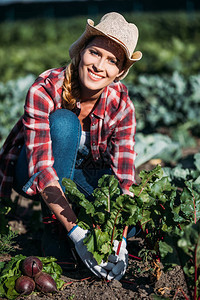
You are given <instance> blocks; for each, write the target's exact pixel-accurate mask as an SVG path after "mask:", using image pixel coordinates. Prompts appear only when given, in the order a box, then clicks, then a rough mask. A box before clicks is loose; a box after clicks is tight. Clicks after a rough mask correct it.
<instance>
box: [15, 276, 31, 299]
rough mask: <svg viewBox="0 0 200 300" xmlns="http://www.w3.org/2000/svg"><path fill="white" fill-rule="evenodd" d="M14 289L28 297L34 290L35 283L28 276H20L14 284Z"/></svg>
mask: <svg viewBox="0 0 200 300" xmlns="http://www.w3.org/2000/svg"><path fill="white" fill-rule="evenodd" d="M15 289H16V291H17V292H18V293H20V294H23V295H30V294H31V293H32V292H33V291H34V289H35V282H34V281H33V279H32V278H30V277H28V276H20V277H19V278H18V279H17V280H16V282H15Z"/></svg>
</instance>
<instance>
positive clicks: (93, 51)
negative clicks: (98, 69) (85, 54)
mask: <svg viewBox="0 0 200 300" xmlns="http://www.w3.org/2000/svg"><path fill="white" fill-rule="evenodd" d="M90 54H92V55H99V53H98V52H97V51H95V50H90Z"/></svg>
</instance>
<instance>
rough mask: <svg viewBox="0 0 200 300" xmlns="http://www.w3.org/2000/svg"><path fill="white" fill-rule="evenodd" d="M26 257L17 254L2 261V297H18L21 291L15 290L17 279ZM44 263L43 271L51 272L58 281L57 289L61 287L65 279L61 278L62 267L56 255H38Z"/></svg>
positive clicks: (0, 263) (0, 266)
mask: <svg viewBox="0 0 200 300" xmlns="http://www.w3.org/2000/svg"><path fill="white" fill-rule="evenodd" d="M25 258H26V256H23V255H21V254H20V255H16V256H14V257H12V258H11V260H10V261H9V262H0V297H6V298H8V299H11V300H12V299H16V298H17V297H18V296H19V293H17V291H16V290H15V281H16V280H17V278H19V277H20V276H21V275H22V272H21V269H20V266H21V263H22V261H23V260H24V259H25ZM38 258H39V259H40V260H41V261H42V263H43V271H44V272H46V273H48V274H50V275H51V276H52V277H53V279H54V280H55V282H56V285H57V289H58V290H59V289H61V287H62V286H63V284H64V281H63V280H61V279H60V275H61V274H62V269H61V267H60V266H59V265H58V264H57V263H56V259H55V258H54V257H38Z"/></svg>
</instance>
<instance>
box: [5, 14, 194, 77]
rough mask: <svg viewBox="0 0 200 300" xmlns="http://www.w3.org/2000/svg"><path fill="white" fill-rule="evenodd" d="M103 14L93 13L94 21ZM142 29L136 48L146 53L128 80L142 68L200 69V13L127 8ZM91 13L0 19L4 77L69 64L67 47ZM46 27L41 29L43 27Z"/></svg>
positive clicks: (168, 70)
mask: <svg viewBox="0 0 200 300" xmlns="http://www.w3.org/2000/svg"><path fill="white" fill-rule="evenodd" d="M100 17H101V16H96V17H95V18H94V21H95V23H97V22H98V21H99V19H100ZM125 17H126V18H127V20H129V21H130V22H134V23H135V24H136V25H137V26H138V28H139V32H140V38H139V42H138V45H137V50H141V51H142V52H143V58H142V60H141V61H140V62H138V63H137V64H135V66H134V67H133V68H132V69H131V70H130V72H129V74H128V77H127V80H128V81H129V82H133V80H135V78H136V77H137V74H138V73H148V74H155V73H169V74H172V73H173V72H174V70H177V71H179V72H180V73H181V74H185V75H187V76H188V75H191V74H195V73H197V72H199V65H200V62H199V60H198V59H197V58H198V51H199V44H200V34H199V22H200V14H199V13H195V14H192V15H189V14H186V13H178V12H176V13H161V12H159V13H153V14H152V13H143V14H137V13H127V14H125ZM87 18H88V16H75V17H71V18H67V19H36V20H24V21H16V22H14V23H13V22H2V23H0V44H1V49H0V69H1V70H4V72H2V73H1V74H0V81H4V82H5V81H8V80H10V79H14V78H18V77H20V76H26V75H27V74H29V73H31V74H34V75H35V76H38V75H39V74H40V73H41V72H43V71H44V70H45V69H49V68H53V67H58V66H61V65H65V64H66V63H67V62H68V61H69V54H68V49H69V47H70V45H71V44H72V43H73V42H74V41H75V40H76V39H77V38H78V37H79V36H80V35H81V34H82V32H83V30H84V28H85V25H86V19H87ZM41 28H42V30H41Z"/></svg>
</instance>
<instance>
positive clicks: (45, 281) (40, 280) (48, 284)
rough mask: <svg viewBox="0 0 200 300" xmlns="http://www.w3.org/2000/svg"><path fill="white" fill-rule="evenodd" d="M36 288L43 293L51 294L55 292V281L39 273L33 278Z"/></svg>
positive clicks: (43, 273)
mask: <svg viewBox="0 0 200 300" xmlns="http://www.w3.org/2000/svg"><path fill="white" fill-rule="evenodd" d="M35 284H36V288H37V289H38V290H39V291H41V292H43V293H53V292H56V291H57V286H56V282H55V280H54V279H53V278H52V277H51V275H49V274H47V273H45V272H41V273H39V274H37V275H36V276H35Z"/></svg>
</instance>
